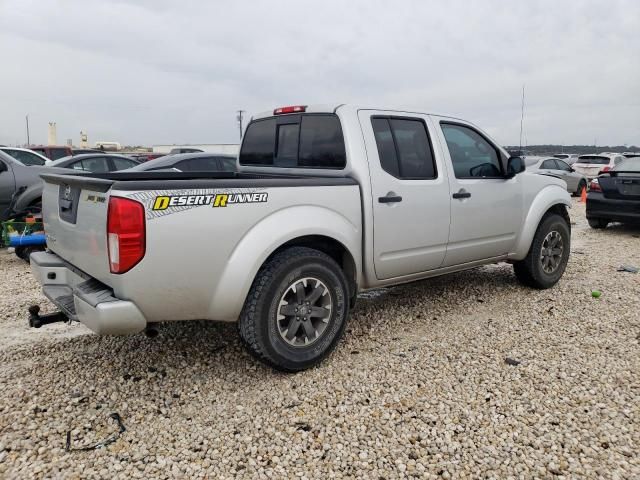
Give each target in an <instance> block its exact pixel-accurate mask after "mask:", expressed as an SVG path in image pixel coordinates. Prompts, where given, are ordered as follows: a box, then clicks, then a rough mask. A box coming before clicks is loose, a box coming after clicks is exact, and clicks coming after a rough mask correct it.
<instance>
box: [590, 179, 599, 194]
mask: <svg viewBox="0 0 640 480" xmlns="http://www.w3.org/2000/svg"><path fill="white" fill-rule="evenodd" d="M589 191H590V192H601V191H602V187H601V186H600V183H599V182H598V179H597V178H594V179H593V180H591V183H590V184H589Z"/></svg>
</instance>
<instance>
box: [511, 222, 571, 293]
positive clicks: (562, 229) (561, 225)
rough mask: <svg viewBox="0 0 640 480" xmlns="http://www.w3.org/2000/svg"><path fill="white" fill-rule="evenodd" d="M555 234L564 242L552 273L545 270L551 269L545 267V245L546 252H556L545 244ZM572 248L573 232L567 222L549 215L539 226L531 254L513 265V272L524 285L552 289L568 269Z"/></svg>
mask: <svg viewBox="0 0 640 480" xmlns="http://www.w3.org/2000/svg"><path fill="white" fill-rule="evenodd" d="M553 232H555V233H557V234H559V236H560V238H561V240H562V243H561V247H562V251H561V253H560V254H559V255H556V256H557V257H558V258H557V264H556V265H555V268H554V269H553V270H552V271H546V270H545V268H550V266H548V265H543V260H542V259H543V254H544V251H543V245H544V247H548V248H545V251H547V250H551V251H555V250H554V249H552V248H550V247H549V244H548V243H545V242H547V241H548V240H547V239H548V238H549V236H550V235H552V234H553ZM570 248H571V230H570V227H569V225H568V224H567V221H566V220H565V219H564V218H562V217H561V216H560V215H557V214H555V213H552V214H547V215H545V216H544V217H543V218H542V220H541V221H540V224H539V225H538V229H537V230H536V233H535V235H534V236H533V241H532V242H531V247H530V248H529V253H528V254H527V256H526V257H525V259H524V260H521V261H518V262H515V263H514V264H513V271H514V273H515V274H516V277H517V279H518V280H519V281H520V283H522V284H523V285H526V286H528V287H531V288H537V289H546V288H551V287H553V286H554V285H555V284H556V283H558V280H560V277H562V274H563V273H564V271H565V269H566V268H567V262H568V261H569V252H570Z"/></svg>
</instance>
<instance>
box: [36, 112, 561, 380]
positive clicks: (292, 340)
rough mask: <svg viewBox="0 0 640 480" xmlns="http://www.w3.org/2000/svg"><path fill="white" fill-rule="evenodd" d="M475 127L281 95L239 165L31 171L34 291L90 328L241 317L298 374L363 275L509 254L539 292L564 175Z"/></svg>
mask: <svg viewBox="0 0 640 480" xmlns="http://www.w3.org/2000/svg"><path fill="white" fill-rule="evenodd" d="M524 169H525V166H524V162H523V160H522V159H521V158H519V157H513V158H509V156H508V154H507V153H506V151H505V150H504V149H503V148H502V147H500V146H499V145H498V144H497V143H496V142H495V141H493V140H492V139H491V138H490V137H489V136H488V135H487V134H486V133H484V132H482V130H480V129H479V128H477V127H476V126H474V125H473V124H471V123H469V122H467V121H464V120H460V119H457V118H450V117H443V116H437V115H430V114H425V113H419V112H412V111H395V110H393V111H392V110H379V109H371V108H360V107H356V106H350V105H330V106H327V105H323V106H293V107H284V108H278V109H276V110H274V111H270V112H267V113H264V114H260V115H257V116H255V117H253V119H252V120H251V122H250V124H249V125H248V127H247V130H246V133H245V135H244V138H243V142H242V146H241V150H240V154H239V158H238V172H237V173H235V172H234V173H222V172H221V173H218V174H211V173H199V172H184V173H167V172H127V171H123V172H118V173H110V174H100V175H96V174H88V175H86V174H80V175H73V174H69V175H59V174H57V175H56V174H52V175H42V177H43V179H44V181H45V187H44V194H43V204H44V208H43V213H44V223H45V230H46V233H47V238H48V247H49V251H48V252H41V253H34V254H33V255H32V256H31V265H32V269H33V272H34V274H35V276H36V277H37V278H38V280H39V281H40V283H41V284H42V285H43V289H44V293H45V294H46V295H47V296H48V297H49V298H50V299H51V300H52V301H53V302H54V303H55V304H57V305H58V306H59V307H60V308H61V309H62V310H63V312H64V313H65V314H66V315H67V316H68V317H70V318H72V319H77V320H79V321H81V322H82V323H84V324H85V325H87V326H88V327H89V328H90V329H92V330H93V331H94V332H96V333H98V334H118V335H120V334H131V333H136V332H140V331H142V330H144V329H145V328H149V326H150V325H153V324H154V323H156V322H165V321H173V320H192V319H208V320H217V321H225V322H238V325H239V332H240V336H241V338H242V340H243V341H244V343H245V344H246V346H247V347H248V349H249V350H250V351H251V353H252V354H254V355H255V356H256V357H257V358H259V359H260V360H262V361H264V362H266V363H267V364H269V365H272V366H273V367H275V368H278V369H282V370H286V371H296V370H302V369H305V368H308V367H310V366H312V365H314V364H316V363H318V362H319V361H320V360H321V359H322V358H323V357H325V356H326V355H327V354H328V353H329V352H330V351H331V350H332V349H333V348H334V347H335V345H336V343H337V341H338V340H339V338H340V336H341V335H342V332H343V331H344V328H345V323H346V321H347V317H348V313H349V309H350V308H351V307H352V306H353V304H354V302H355V299H356V295H357V293H358V292H359V291H361V290H363V289H370V288H374V287H381V286H387V285H396V284H400V283H406V282H411V281H415V280H419V279H423V278H427V277H433V276H437V275H443V274H446V273H450V272H455V271H459V270H464V269H468V268H473V267H477V266H479V265H484V264H489V263H495V262H503V261H504V262H510V263H512V264H513V266H514V271H515V276H516V277H517V278H518V280H520V281H521V282H522V283H524V284H526V285H529V286H531V287H534V288H549V287H551V286H553V285H554V284H555V283H556V282H557V281H558V280H559V279H560V277H561V276H562V274H563V272H564V270H565V267H566V265H567V261H568V258H569V245H570V222H569V216H568V214H567V208H568V207H570V197H569V194H568V193H567V191H566V188H565V184H564V182H562V181H561V180H558V179H555V178H551V177H546V176H541V175H534V174H530V173H527V172H524Z"/></svg>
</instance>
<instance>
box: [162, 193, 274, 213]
mask: <svg viewBox="0 0 640 480" xmlns="http://www.w3.org/2000/svg"><path fill="white" fill-rule="evenodd" d="M267 196H268V194H267V193H216V194H215V195H171V196H169V195H162V196H159V197H156V199H155V201H154V202H153V207H152V208H151V210H154V211H156V210H166V209H167V208H169V207H185V206H194V207H198V206H201V205H211V206H213V207H226V206H227V205H234V204H238V203H264V202H266V201H267Z"/></svg>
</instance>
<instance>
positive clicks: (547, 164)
mask: <svg viewBox="0 0 640 480" xmlns="http://www.w3.org/2000/svg"><path fill="white" fill-rule="evenodd" d="M540 168H541V169H543V170H557V168H558V167H556V162H555V160H545V161H544V162H542V164H541V165H540Z"/></svg>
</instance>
